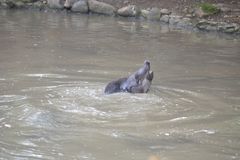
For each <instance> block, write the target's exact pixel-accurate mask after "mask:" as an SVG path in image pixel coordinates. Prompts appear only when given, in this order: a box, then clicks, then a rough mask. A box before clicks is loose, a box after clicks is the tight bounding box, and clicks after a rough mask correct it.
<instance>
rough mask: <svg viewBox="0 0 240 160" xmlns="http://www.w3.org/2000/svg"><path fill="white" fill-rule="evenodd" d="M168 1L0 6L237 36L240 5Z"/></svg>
mask: <svg viewBox="0 0 240 160" xmlns="http://www.w3.org/2000/svg"><path fill="white" fill-rule="evenodd" d="M180 1H181V0H180ZM149 2H152V3H149ZM163 2H166V4H167V5H166V7H165V6H162V4H163ZM170 2H174V0H162V1H161V3H160V1H154V0H148V1H145V0H142V1H140V0H139V1H137V0H135V1H134V0H132V1H130V0H129V1H127V0H125V1H122V0H119V1H112V0H101V1H100V0H99V1H97V0H0V6H1V9H38V10H49V9H55V10H68V11H70V12H76V13H82V14H89V13H95V14H102V15H106V16H122V17H134V18H140V19H144V20H147V21H156V22H159V23H160V24H167V25H169V26H172V27H175V28H179V29H190V30H199V31H206V32H222V33H227V34H234V35H238V36H239V35H240V22H239V20H240V16H239V14H238V13H240V9H239V8H238V5H240V2H239V3H238V2H237V3H236V4H237V6H236V5H234V4H233V5H232V6H233V7H231V5H226V4H228V3H224V1H222V2H223V3H209V2H204V1H200V2H198V3H194V2H192V4H191V5H190V4H188V5H187V4H184V2H189V0H183V3H182V4H181V5H177V6H178V8H176V3H172V4H171V3H170ZM226 2H228V1H226ZM232 2H234V1H232ZM152 5H154V6H152ZM171 5H172V7H171ZM179 8H181V9H179ZM224 13H226V14H224ZM233 13H234V14H236V13H237V14H236V16H235V17H233V18H232V19H231V18H230V19H229V17H227V16H229V15H234V14H233ZM224 16H225V17H224Z"/></svg>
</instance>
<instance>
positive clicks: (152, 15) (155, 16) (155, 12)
mask: <svg viewBox="0 0 240 160" xmlns="http://www.w3.org/2000/svg"><path fill="white" fill-rule="evenodd" d="M160 17H161V12H160V9H158V8H156V7H154V8H152V9H151V10H150V11H149V14H148V19H149V20H154V21H159V20H160Z"/></svg>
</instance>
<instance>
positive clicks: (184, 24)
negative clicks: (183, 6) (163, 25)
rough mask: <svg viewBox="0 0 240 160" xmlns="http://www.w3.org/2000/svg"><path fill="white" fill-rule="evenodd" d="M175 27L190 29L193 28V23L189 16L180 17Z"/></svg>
mask: <svg viewBox="0 0 240 160" xmlns="http://www.w3.org/2000/svg"><path fill="white" fill-rule="evenodd" d="M177 27H181V28H188V29H190V28H193V24H192V22H191V19H190V18H182V19H180V20H179V22H178V23H177Z"/></svg>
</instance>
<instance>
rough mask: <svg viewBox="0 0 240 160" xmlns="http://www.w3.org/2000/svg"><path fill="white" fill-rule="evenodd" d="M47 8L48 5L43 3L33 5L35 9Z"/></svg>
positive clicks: (38, 2)
mask: <svg viewBox="0 0 240 160" xmlns="http://www.w3.org/2000/svg"><path fill="white" fill-rule="evenodd" d="M45 7H46V5H45V4H44V3H43V2H41V1H37V2H35V3H33V8H38V9H44V8H45Z"/></svg>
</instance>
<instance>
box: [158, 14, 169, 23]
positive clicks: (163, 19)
mask: <svg viewBox="0 0 240 160" xmlns="http://www.w3.org/2000/svg"><path fill="white" fill-rule="evenodd" d="M160 22H164V23H169V15H163V16H162V17H161V18H160Z"/></svg>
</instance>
